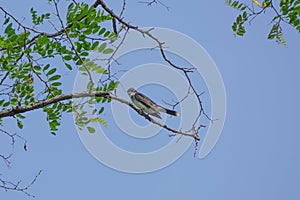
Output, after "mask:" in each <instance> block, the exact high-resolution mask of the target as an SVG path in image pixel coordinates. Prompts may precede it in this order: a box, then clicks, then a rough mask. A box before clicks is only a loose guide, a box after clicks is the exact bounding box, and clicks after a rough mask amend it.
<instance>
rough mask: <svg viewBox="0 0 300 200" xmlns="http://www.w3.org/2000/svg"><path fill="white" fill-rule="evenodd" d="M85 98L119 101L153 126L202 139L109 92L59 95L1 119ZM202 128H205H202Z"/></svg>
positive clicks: (4, 113)
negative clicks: (161, 120)
mask: <svg viewBox="0 0 300 200" xmlns="http://www.w3.org/2000/svg"><path fill="white" fill-rule="evenodd" d="M84 97H104V98H107V99H112V100H116V101H119V102H121V103H124V104H126V105H128V106H130V107H131V108H133V109H134V110H135V111H136V112H137V113H139V114H140V115H141V116H143V117H144V118H145V119H147V120H148V121H150V122H151V123H153V124H156V125H158V126H160V127H162V128H164V129H166V130H168V131H171V132H173V133H176V134H180V135H185V136H189V137H192V138H194V139H195V140H197V141H198V140H200V137H199V135H198V130H199V129H197V131H196V129H195V130H189V131H186V132H185V131H182V130H176V129H173V128H171V127H169V126H167V125H166V124H162V123H160V122H158V121H156V120H154V119H153V118H152V117H150V116H149V115H147V114H146V113H144V112H143V111H142V110H141V109H139V108H138V107H136V106H135V105H134V104H132V103H130V102H129V101H127V100H125V99H122V98H120V97H118V96H116V95H113V94H110V93H108V92H103V91H91V92H78V93H72V94H62V95H57V96H55V97H53V98H51V99H47V100H44V101H41V102H38V103H36V104H32V105H29V106H19V107H15V108H12V109H10V110H4V111H1V112H0V118H4V117H11V116H15V115H16V114H21V113H25V112H29V111H33V110H37V109H39V108H43V107H45V106H48V105H51V104H54V103H57V102H61V101H65V100H71V99H75V98H84ZM201 127H204V126H201Z"/></svg>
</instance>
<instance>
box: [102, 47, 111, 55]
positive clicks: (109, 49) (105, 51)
mask: <svg viewBox="0 0 300 200" xmlns="http://www.w3.org/2000/svg"><path fill="white" fill-rule="evenodd" d="M112 52H114V50H113V49H111V48H107V49H105V50H104V51H103V52H102V53H103V54H111V53H112Z"/></svg>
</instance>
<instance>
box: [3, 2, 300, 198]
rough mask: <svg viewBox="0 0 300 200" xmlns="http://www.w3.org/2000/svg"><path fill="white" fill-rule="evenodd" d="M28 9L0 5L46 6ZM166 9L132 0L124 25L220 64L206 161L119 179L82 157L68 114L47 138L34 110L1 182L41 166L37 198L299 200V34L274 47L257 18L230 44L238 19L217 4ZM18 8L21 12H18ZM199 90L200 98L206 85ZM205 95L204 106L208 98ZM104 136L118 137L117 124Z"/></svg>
mask: <svg viewBox="0 0 300 200" xmlns="http://www.w3.org/2000/svg"><path fill="white" fill-rule="evenodd" d="M31 2H32V4H30V3H28V2H26V4H25V2H19V1H9V2H2V6H3V7H5V8H7V10H9V11H10V12H11V13H16V14H17V16H18V17H19V18H20V19H22V16H28V12H29V9H30V7H32V6H37V7H38V8H39V9H41V10H42V9H43V8H44V7H43V6H45V3H44V4H43V3H39V2H38V1H33V0H32V1H31ZM87 2H92V1H87ZM163 2H164V3H165V4H167V5H169V6H170V7H171V8H170V10H169V11H167V10H166V9H165V8H164V7H163V6H159V5H153V6H152V7H147V6H146V5H144V4H139V3H137V1H130V2H128V3H127V9H126V12H125V19H126V20H127V21H129V22H131V23H132V24H137V25H139V26H140V27H143V26H144V27H152V26H156V27H164V28H170V29H174V30H176V31H179V32H182V33H184V34H186V35H188V36H190V37H191V38H193V39H194V40H196V41H197V42H198V43H199V44H201V45H202V46H203V47H204V48H205V49H206V50H207V52H208V53H209V54H210V56H211V57H212V59H213V60H214V62H215V63H216V65H217V66H218V69H219V71H220V73H221V75H222V78H223V81H224V85H225V88H226V96H227V114H226V121H225V126H224V129H223V131H222V135H221V137H220V139H219V141H218V143H217V145H216V146H215V148H214V149H213V151H212V152H211V153H210V154H209V156H207V157H205V158H204V159H203V160H199V159H197V158H194V157H193V151H194V149H193V147H191V148H189V149H188V151H187V152H185V154H184V155H183V156H182V157H181V158H180V159H178V160H177V161H176V162H175V163H173V164H172V165H170V166H168V167H166V168H164V169H162V170H159V171H155V172H151V173H146V174H130V173H123V172H119V171H116V170H113V169H111V168H108V167H106V166H105V165H103V164H101V163H100V162H99V161H98V160H96V159H95V158H94V157H93V156H92V155H91V154H89V152H88V151H87V150H86V149H85V147H84V145H83V144H82V142H81V141H80V138H79V136H78V134H77V132H76V128H75V125H74V123H73V118H72V116H71V115H65V116H64V117H63V121H62V126H61V128H60V131H59V134H57V136H53V135H51V134H50V132H49V130H48V125H47V123H46V122H45V121H44V119H43V118H44V117H45V115H44V114H43V113H41V112H31V113H28V114H27V119H26V123H25V127H24V129H23V130H22V131H20V130H17V129H16V130H17V131H18V133H19V134H20V135H22V137H24V138H26V140H27V141H28V144H27V145H28V151H27V152H24V151H23V150H22V143H21V142H19V143H17V144H16V146H15V148H14V155H13V158H12V161H13V163H12V166H11V168H9V169H7V168H6V167H5V166H4V165H3V164H2V163H1V165H0V166H1V174H2V176H1V177H2V178H5V179H8V180H16V181H17V180H19V179H22V182H24V183H25V182H27V181H30V180H31V178H32V177H34V176H35V174H36V173H37V172H38V171H39V170H40V169H42V170H43V172H42V175H41V176H40V177H39V178H38V181H37V182H36V183H35V184H34V185H33V186H32V187H31V188H30V193H32V194H34V195H35V196H36V199H43V200H48V199H49V200H50V199H63V198H68V199H82V198H88V199H108V198H109V199H145V200H148V199H183V198H185V199H192V198H202V199H212V200H223V199H234V200H235V199H236V200H237V199H245V200H248V199H249V200H250V199H274V200H276V199H284V198H285V199H291V200H293V199H295V200H296V199H299V198H300V192H299V189H298V187H299V184H300V171H299V169H300V157H299V155H298V153H297V152H299V151H300V146H299V144H298V141H299V139H300V135H299V132H300V131H299V129H300V128H299V126H298V124H299V122H298V121H299V115H298V113H299V111H300V105H299V102H300V95H299V94H298V93H299V92H298V91H299V89H298V87H299V85H300V79H299V73H300V69H299V51H300V35H299V33H297V32H296V31H295V30H293V29H292V28H291V27H289V26H286V27H285V28H284V33H285V37H286V40H287V43H288V46H289V47H288V48H285V47H284V46H282V45H277V44H276V43H275V42H274V41H268V40H267V39H266V37H267V34H268V31H269V29H270V28H271V25H270V23H269V18H268V19H266V18H264V16H260V17H258V18H257V19H256V20H255V21H254V22H252V24H251V26H250V27H249V28H248V32H247V33H246V35H245V37H243V38H237V37H235V36H233V33H232V31H231V25H232V22H233V20H234V19H235V16H236V15H237V13H236V12H235V11H234V10H233V9H231V8H229V7H227V6H226V5H225V2H223V1H193V2H188V3H183V2H182V1H163ZM249 2H250V1H249ZM16 3H18V4H20V5H19V6H18V7H16V5H15V4H16ZM21 4H24V5H21ZM119 5H120V4H119V3H118V2H115V3H111V5H110V6H112V7H113V8H115V9H114V10H116V11H117V10H118V8H119ZM25 8H26V9H25ZM25 11H26V13H25ZM266 16H269V13H267V15H266ZM137 55H138V58H139V60H135V61H134V62H133V61H128V60H130V58H131V57H130V56H129V57H128V58H127V59H126V58H125V59H124V61H123V63H124V62H126V61H128V62H129V64H130V63H134V64H142V61H143V60H144V61H146V62H148V59H149V58H148V57H147V54H143V53H140V54H137ZM133 57H134V55H133ZM135 62H136V63H135ZM126 64H128V63H125V64H124V65H126ZM66 77H67V80H66V81H67V82H66V85H67V86H66V87H67V88H68V87H69V88H71V87H72V86H73V82H74V77H75V73H68V74H67V75H66ZM154 88H155V87H154ZM200 90H204V91H205V90H206V87H205V86H203V88H201V89H200ZM143 91H144V92H145V93H147V94H149V96H155V95H156V94H157V93H156V94H155V92H153V88H151V86H147V87H145V88H143ZM170 95H171V94H170ZM203 98H205V102H207V104H208V105H209V100H208V98H207V97H205V96H204V97H203ZM131 114H132V115H134V113H131ZM141 123H143V122H141ZM109 131H111V133H112V134H113V133H118V134H119V130H118V129H117V128H114V127H112V128H111V129H109ZM112 137H113V136H112ZM159 138H161V141H158V138H151V139H153V140H154V143H153V142H152V143H151V139H149V141H148V140H143V141H141V142H142V144H145V147H146V149H153V148H156V147H157V144H156V143H155V142H158V143H159V144H160V143H161V142H168V140H169V138H168V137H167V136H165V137H164V136H160V137H159ZM113 139H114V141H116V142H119V143H120V144H121V145H123V146H126V145H127V146H129V147H128V148H132V145H137V148H138V149H139V150H141V151H145V149H143V145H139V144H138V143H139V142H138V140H136V139H133V138H132V140H130V138H125V137H120V138H119V139H118V138H113ZM123 139H124V140H123ZM127 142H128V143H127ZM1 144H2V143H1ZM152 145H153V146H152ZM0 198H1V199H30V198H27V197H26V196H25V195H24V194H22V193H18V192H5V191H3V190H2V191H0Z"/></svg>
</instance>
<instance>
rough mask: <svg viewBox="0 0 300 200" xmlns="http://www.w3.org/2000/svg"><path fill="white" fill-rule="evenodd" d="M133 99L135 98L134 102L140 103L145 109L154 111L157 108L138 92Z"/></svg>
mask: <svg viewBox="0 0 300 200" xmlns="http://www.w3.org/2000/svg"><path fill="white" fill-rule="evenodd" d="M135 98H136V100H138V101H139V102H141V103H142V104H143V105H144V106H145V107H147V108H149V109H150V108H152V109H154V110H156V107H157V106H158V105H157V104H156V103H154V102H153V101H152V100H151V99H150V98H148V97H146V96H145V95H143V94H142V93H139V92H137V93H135Z"/></svg>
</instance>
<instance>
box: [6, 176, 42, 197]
mask: <svg viewBox="0 0 300 200" xmlns="http://www.w3.org/2000/svg"><path fill="white" fill-rule="evenodd" d="M41 173H42V170H40V171H39V172H38V173H37V175H36V176H35V177H34V178H33V179H32V181H31V182H30V183H28V184H27V185H25V186H20V185H21V181H18V182H17V183H13V182H10V181H5V180H3V179H1V178H0V188H2V189H4V190H5V191H9V190H11V191H18V192H22V193H24V194H26V195H27V196H30V197H35V196H34V195H32V194H30V193H29V192H28V189H29V188H30V187H31V186H32V185H33V184H34V183H35V182H36V181H37V178H38V177H39V176H40V175H41Z"/></svg>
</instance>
